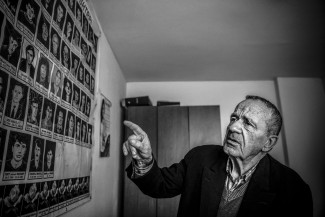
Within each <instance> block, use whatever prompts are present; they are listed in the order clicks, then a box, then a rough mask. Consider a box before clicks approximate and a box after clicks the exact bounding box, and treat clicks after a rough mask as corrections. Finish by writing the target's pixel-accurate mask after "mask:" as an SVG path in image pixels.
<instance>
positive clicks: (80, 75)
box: [77, 61, 85, 84]
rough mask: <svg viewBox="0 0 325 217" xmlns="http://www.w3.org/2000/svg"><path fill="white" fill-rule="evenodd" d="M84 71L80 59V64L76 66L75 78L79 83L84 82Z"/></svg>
mask: <svg viewBox="0 0 325 217" xmlns="http://www.w3.org/2000/svg"><path fill="white" fill-rule="evenodd" d="M84 71H85V67H84V66H83V64H82V62H81V61H80V64H79V67H78V75H77V80H78V81H79V82H80V84H84Z"/></svg>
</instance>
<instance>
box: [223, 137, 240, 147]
mask: <svg viewBox="0 0 325 217" xmlns="http://www.w3.org/2000/svg"><path fill="white" fill-rule="evenodd" d="M226 142H227V144H229V145H231V146H238V145H240V143H239V142H238V141H237V140H235V139H233V138H230V137H229V136H228V137H227V140H226Z"/></svg>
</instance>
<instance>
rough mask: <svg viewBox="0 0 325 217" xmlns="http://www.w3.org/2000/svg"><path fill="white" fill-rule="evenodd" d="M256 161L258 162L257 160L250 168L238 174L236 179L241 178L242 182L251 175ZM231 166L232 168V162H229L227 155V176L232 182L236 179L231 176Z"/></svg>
mask: <svg viewBox="0 0 325 217" xmlns="http://www.w3.org/2000/svg"><path fill="white" fill-rule="evenodd" d="M258 163H259V161H258V162H257V163H256V164H255V165H254V166H252V168H250V169H249V170H248V171H246V172H245V173H244V174H242V175H241V176H239V177H238V178H237V179H236V180H241V181H243V182H246V181H247V180H248V179H249V178H250V177H251V176H252V174H253V172H254V171H255V169H256V167H257V165H258ZM232 168H233V165H232V162H231V160H230V158H229V157H228V160H227V166H226V172H227V175H228V177H229V178H230V179H231V181H232V182H235V181H236V180H235V179H234V178H233V177H232V176H231V170H232Z"/></svg>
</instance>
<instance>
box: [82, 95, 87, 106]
mask: <svg viewBox="0 0 325 217" xmlns="http://www.w3.org/2000/svg"><path fill="white" fill-rule="evenodd" d="M85 99H86V98H85V96H82V97H81V102H82V104H84V103H85Z"/></svg>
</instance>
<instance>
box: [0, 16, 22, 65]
mask: <svg viewBox="0 0 325 217" xmlns="http://www.w3.org/2000/svg"><path fill="white" fill-rule="evenodd" d="M21 42H22V36H21V34H20V33H18V31H17V30H15V29H14V27H13V26H12V25H11V23H10V22H8V21H7V22H6V25H5V27H4V39H3V41H2V44H1V47H0V56H1V57H2V58H3V59H4V60H5V61H7V62H8V63H10V64H11V65H12V66H13V67H14V68H16V67H17V65H18V60H19V55H20V48H21Z"/></svg>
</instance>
